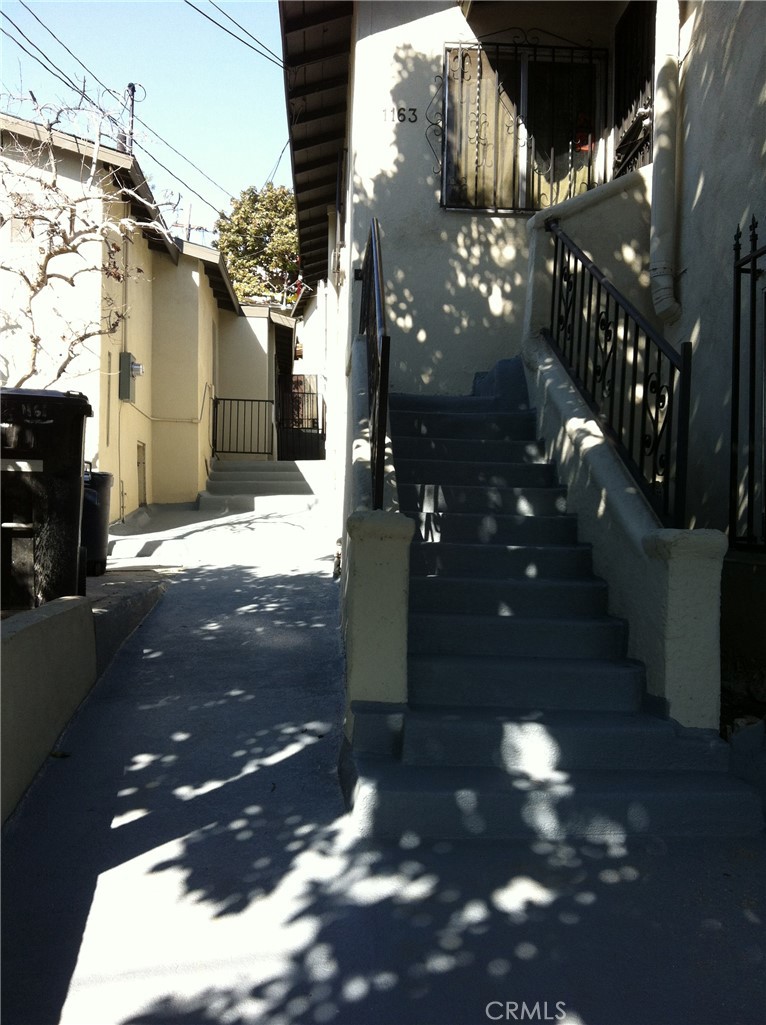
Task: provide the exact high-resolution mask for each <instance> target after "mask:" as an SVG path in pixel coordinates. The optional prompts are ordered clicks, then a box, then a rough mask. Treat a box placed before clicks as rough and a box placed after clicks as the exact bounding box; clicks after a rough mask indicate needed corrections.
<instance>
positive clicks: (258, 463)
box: [210, 456, 301, 474]
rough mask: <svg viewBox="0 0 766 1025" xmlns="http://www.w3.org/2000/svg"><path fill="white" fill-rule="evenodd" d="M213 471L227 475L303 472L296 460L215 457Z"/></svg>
mask: <svg viewBox="0 0 766 1025" xmlns="http://www.w3.org/2000/svg"><path fill="white" fill-rule="evenodd" d="M210 469H211V470H215V471H219V470H220V471H222V472H226V473H245V474H247V473H253V472H255V473H293V474H296V473H297V474H300V473H301V470H300V467H299V466H298V464H297V463H296V462H295V460H294V459H221V458H219V457H217V456H216V457H215V458H214V459H213V460H212V462H211V465H210Z"/></svg>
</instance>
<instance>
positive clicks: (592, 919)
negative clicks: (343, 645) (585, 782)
mask: <svg viewBox="0 0 766 1025" xmlns="http://www.w3.org/2000/svg"><path fill="white" fill-rule="evenodd" d="M192 519H193V518H192ZM317 526H321V524H318V522H317V521H316V520H314V519H313V518H312V514H310V513H305V514H298V515H291V516H288V517H279V516H276V517H273V518H271V519H269V520H264V519H260V520H259V519H258V518H257V517H253V516H250V517H247V516H245V517H233V518H228V519H226V520H221V521H220V522H212V523H208V524H207V525H201V524H195V523H193V522H191V521H190V522H188V523H186V524H185V525H184V528H183V531H181V532H177V533H176V534H174V533H173V531H172V529H169V530H168V531H167V533H166V534H163V536H162V537H161V538H159V541H160V544H157V541H158V537H157V536H156V535H155V536H154V537H147V541H146V546H145V549H146V551H147V552H149V551H151V554H152V556H153V557H156V556H158V555H161V553H162V550H163V545H165V546H167V545H173V546H174V548H173V551H174V552H175V553H178V551H180V550H182V551H183V554H184V561H185V568H183V569H180V570H178V571H176V572H174V573H172V574H170V576H169V584H168V590H167V593H166V596H165V598H164V599H163V601H162V603H161V604H160V605H159V606H158V608H157V609H156V610H155V612H154V613H153V614H152V616H151V617H150V618H149V619H148V620H147V621H146V622H145V623H144V625H143V627H142V628H140V629H139V630H138V631H137V632H136V633H135V634H134V635H133V637H132V638H131V639H130V641H129V642H128V643H127V645H126V646H125V647H124V648H123V650H122V652H121V653H120V655H119V656H118V658H117V659H116V660H115V662H114V663H113V664H112V666H111V668H110V670H109V671H108V673H107V674H106V676H105V677H104V679H103V680H102V681H101V683H100V684H99V685H98V687H97V688H96V690H95V691H94V693H93V695H92V697H91V699H90V700H89V701H88V702H87V703H86V704H85V705H84V706H83V708H82V710H81V712H80V713H79V715H78V716H77V718H76V719H75V721H74V722H73V723H72V725H71V727H70V729H69V730H68V731H67V733H66V734H65V735H64V737H63V738H62V740H61V749H62V753H64V754H66V755H67V756H68V757H64V758H56V759H50V761H49V763H48V765H47V766H46V769H45V771H44V773H43V774H42V775H41V777H40V778H39V779H38V781H37V782H36V784H35V786H34V787H33V789H32V790H31V792H30V793H29V795H28V797H27V799H26V800H25V802H24V804H23V806H22V807H21V809H20V811H19V814H17V815H16V817H15V818H14V820H13V821H12V823H11V825H10V828H8V829H7V830H6V837H5V844H6V853H5V860H4V874H3V875H4V878H3V884H4V891H5V894H4V908H3V910H4V919H5V937H4V956H5V967H4V973H3V989H4V1011H3V1017H2V1020H3V1023H4V1025H55V1023H56V1022H59V1021H61V1022H63V1023H66V1025H112V1023H114V1025H256V1023H257V1025H322V1023H325V1022H327V1023H329V1022H333V1023H336V1025H482V1023H486V1022H488V1021H514V1020H526V1021H535V1020H537V1021H545V1020H548V1021H557V1020H558V1021H564V1022H568V1023H569V1025H578V1023H579V1025H583V1023H585V1025H760V1023H761V1022H762V1021H763V1008H764V1007H765V1006H766V981H765V980H766V936H765V935H764V920H765V919H766V910H765V908H764V894H765V892H766V848H765V846H764V842H763V838H754V839H747V840H743V841H738V840H735V841H721V842H716V841H710V840H706V841H704V842H702V843H701V842H697V841H686V842H673V843H668V842H665V841H663V840H662V839H660V838H658V837H649V838H646V839H643V840H640V841H638V840H635V841H634V840H630V841H626V842H624V843H620V842H613V843H611V844H608V845H605V844H600V845H599V844H587V843H579V842H578V843H554V842H548V841H545V840H542V839H541V840H540V841H538V842H535V843H531V844H521V843H518V844H498V843H484V844H482V843H460V844H453V843H447V842H444V843H437V844H424V843H422V842H421V841H420V840H419V838H418V837H417V835H416V834H415V833H412V834H410V835H407V836H405V837H403V838H402V840H401V842H400V843H399V844H398V845H396V844H392V845H388V846H380V847H377V846H375V845H371V844H365V843H360V842H359V841H357V840H356V839H355V838H354V837H353V836H352V835H349V833H348V831H347V824H346V820H345V818H344V816H343V806H342V801H341V796H340V791H339V787H338V782H337V775H336V761H337V756H338V750H339V746H340V739H341V727H340V721H341V715H342V705H343V700H342V658H341V652H340V648H339V639H338V630H337V623H338V609H337V601H338V591H337V584H336V583H334V582H333V580H332V576H331V574H332V556H333V554H334V553H333V552H332V551H330V550H329V549H330V547H331V546H330V545H328V544H327V534H326V532H324V530H323V529H319V530H317V529H316V528H317ZM171 538H172V540H169V539H171ZM139 547H143V544H142V545H141V546H139ZM167 550H168V549H167V547H165V551H167ZM522 1009H523V1011H524V1013H523V1012H522ZM522 1013H523V1016H522ZM513 1015H515V1017H513Z"/></svg>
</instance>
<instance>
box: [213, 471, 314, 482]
mask: <svg viewBox="0 0 766 1025" xmlns="http://www.w3.org/2000/svg"><path fill="white" fill-rule="evenodd" d="M208 480H209V481H214V482H215V483H219V482H232V483H237V484H243V483H246V482H248V481H257V482H260V481H265V482H267V483H269V482H270V483H276V482H284V481H287V482H293V481H297V482H299V483H303V482H304V477H303V474H301V473H299V472H298V471H297V470H295V471H290V470H270V471H268V472H261V471H259V470H246V471H245V470H234V471H232V470H211V471H210V473H209V475H208Z"/></svg>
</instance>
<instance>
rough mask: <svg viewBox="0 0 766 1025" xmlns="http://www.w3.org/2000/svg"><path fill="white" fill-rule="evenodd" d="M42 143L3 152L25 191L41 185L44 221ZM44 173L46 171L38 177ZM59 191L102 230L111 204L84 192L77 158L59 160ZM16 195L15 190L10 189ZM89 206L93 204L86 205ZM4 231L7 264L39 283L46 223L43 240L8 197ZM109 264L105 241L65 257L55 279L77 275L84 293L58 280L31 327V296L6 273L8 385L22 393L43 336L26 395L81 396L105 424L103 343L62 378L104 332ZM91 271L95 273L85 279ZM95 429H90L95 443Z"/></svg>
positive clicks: (3, 375) (1, 375)
mask: <svg viewBox="0 0 766 1025" xmlns="http://www.w3.org/2000/svg"><path fill="white" fill-rule="evenodd" d="M34 145H35V144H34V143H32V142H30V143H29V144H28V145H26V144H24V145H21V146H20V147H18V148H17V147H15V146H14V145H13V144H12V143H10V142H9V143H8V144H7V145H4V147H3V162H4V163H6V164H7V165H9V166H10V167H11V169H12V171H11V173H12V174H18V176H19V180H20V179H21V178H22V177H23V180H24V184H23V186H22V187H23V189H24V191H25V192H29V193H30V194H32V195H33V194H34V188H35V187H36V181H35V179H36V178H37V179H38V180H39V182H40V188H39V193H40V207H39V210H40V212H41V213H44V211H45V207H46V200H45V198H44V190H43V187H42V185H43V183H45V184H48V185H49V184H50V183H51V180H52V176H51V173H50V171H49V169H48V167H47V163H46V161H45V160H43V161H42V164H41V165H37V166H36V165H35V160H34V152H35V151H34ZM38 167H39V169H38ZM56 175H57V177H56V186H57V190H58V192H59V193H60V195H61V197H62V201H63V200H64V198H65V197H71V200H72V203H73V204H75V203H76V209H77V210H78V212H79V214H80V220H83V219H92V220H93V221H94V222H95V223H97V224H98V223H100V222H101V221H102V220H103V218H104V212H103V203H102V200H101V197H100V195H99V193H98V191H97V190H95V189H92V190H90V198H89V199H88V195H89V193H88V190H87V188H86V186H85V185H84V184H83V181H82V177H83V162H82V159H81V158H80V157H79V156H76V155H74V154H68V153H67V154H65V153H60V154H59V153H57V154H56ZM9 186H10V187H13V182H10V183H9ZM83 199H85V200H87V202H85V203H83V202H82V200H83ZM54 201H55V200H54ZM0 209H2V213H3V218H2V220H3V223H2V226H1V227H0V244H1V245H2V252H3V262H4V263H5V262H7V263H8V264H9V265H11V266H14V267H19V268H21V269H23V270H24V271H25V273H26V274H27V275H28V276H29V277H30V278H31V279H35V278H36V277H37V275H38V273H39V271H40V268H41V256H40V246H41V236H42V235H43V233H44V227H43V226H42V225H41V224H39V223H38V225H37V228H36V234H33V230H34V229H32V228H31V226H30V225H28V224H24V223H22V222H20V221H19V220H18V219H17V218H16V217H13V216H12V207H11V205H10V202H9V199H8V197H7V196H3V197H2V207H1V208H0ZM103 263H104V256H103V244H102V243H101V242H100V241H93V242H88V243H85V244H84V245H83V246H82V248H81V250H80V253H79V254H76V253H72V254H71V255H68V256H62V257H57V258H56V259H55V261H54V262H53V263H52V264H51V265H50V267H49V271H50V273H51V274H53V273H54V272H55V274H56V275H59V274H60V275H64V276H67V275H72V274H74V273H75V272H76V271H80V272H81V273H79V274H78V276H77V278H76V285H75V287H72V285H70V284H69V283H67V282H66V281H64V280H61V279H60V278H58V277H56V278H53V277H51V278H50V280H49V281H48V283H47V284H46V285H45V287H44V289H43V290H42V291H41V292H40V293H39V294H38V295H37V296H36V297H35V298H34V299H33V301H32V310H33V316H34V320H33V321H32V322H30V321H29V320H28V318H27V317H25V316H24V315H23V313H22V312H21V311H22V310H23V309H24V308H25V307H26V305H27V303H28V300H29V296H30V291H29V289H28V287H27V286H26V285H25V284H24V283H23V282H22V281H21V279H20V278H19V277H18V275H16V274H14V273H12V272H0V288H1V289H2V309H3V312H2V314H0V331H1V332H2V363H1V364H0V382H1V383H2V384H3V385H5V386H7V387H15V386H16V384H17V382H18V381H19V380H20V378H21V377H22V376H24V375H26V373H27V372H28V370H29V369H30V367H31V363H32V358H33V346H32V342H31V340H30V335H31V334H32V333H35V334H36V335H38V336H39V337H40V339H41V348H40V352H39V356H38V359H37V364H36V373H35V374H34V376H32V377H29V378H27V379H26V380H25V381H24V382H23V385H22V387H24V388H30V389H42V388H52V389H55V390H61V391H67V390H77V391H81V392H83V393H84V394H86V395H87V396H88V399H89V401H90V403H91V405H92V406H93V409H94V419H95V420H96V422H98V421H97V410H98V403H99V340H98V337H91V338H88V339H87V340H85V341H84V342H82V343H78V355H77V357H76V358H75V359H74V360H72V361H71V362H70V363H69V365H68V367H67V370H66V375H65V377H59V370H60V367H61V366H62V364H63V363H64V361H65V360H66V357H67V345H68V342H69V340H70V338H71V337H72V336H73V335H74V334H75V333H79V332H86V331H87V332H91V331H93V330H98V329H99V327H100V325H101V314H102V305H101V301H102V275H101V271H100V268H101V266H102V264H103ZM84 268H92V269H91V270H89V271H87V272H86V273H82V271H83V270H84ZM92 434H93V428H92V426H91V425H90V424H89V431H88V436H89V438H90V437H92Z"/></svg>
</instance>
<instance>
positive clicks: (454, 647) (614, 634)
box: [408, 612, 627, 659]
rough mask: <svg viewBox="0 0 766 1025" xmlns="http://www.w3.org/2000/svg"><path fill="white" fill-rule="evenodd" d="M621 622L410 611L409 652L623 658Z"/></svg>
mask: <svg viewBox="0 0 766 1025" xmlns="http://www.w3.org/2000/svg"><path fill="white" fill-rule="evenodd" d="M626 642H627V628H626V623H625V622H624V621H623V620H621V619H617V618H615V617H612V616H600V617H596V616H593V617H589V618H582V617H579V618H577V617H573V616H568V617H564V616H560V617H554V616H551V615H548V616H539V617H538V616H502V615H499V616H470V615H464V614H463V615H459V614H456V615H445V614H440V613H432V612H411V613H410V615H409V630H408V651H409V652H410V653H411V654H412V655H471V654H474V655H501V656H506V657H508V658H513V657H514V656H515V657H518V658H534V657H535V656H536V655H539V654H540V653H541V652H545V653H546V654H547V655H549V656H551V657H554V658H570V659H576V658H605V659H611V658H622V657H623V656H624V655H625V650H626Z"/></svg>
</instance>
